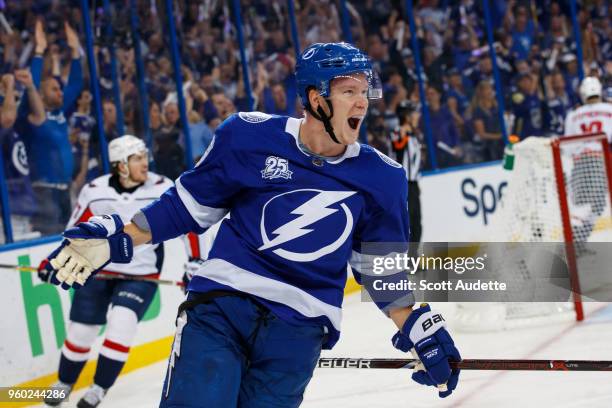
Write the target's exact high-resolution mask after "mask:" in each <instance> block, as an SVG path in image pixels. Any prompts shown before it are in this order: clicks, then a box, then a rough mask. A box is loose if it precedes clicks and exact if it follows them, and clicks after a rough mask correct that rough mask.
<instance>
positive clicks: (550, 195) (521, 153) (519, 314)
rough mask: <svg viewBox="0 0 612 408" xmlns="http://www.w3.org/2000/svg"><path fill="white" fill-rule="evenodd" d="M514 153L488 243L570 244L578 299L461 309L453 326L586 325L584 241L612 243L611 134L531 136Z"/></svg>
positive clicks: (517, 275) (520, 277)
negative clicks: (582, 267) (581, 262)
mask: <svg viewBox="0 0 612 408" xmlns="http://www.w3.org/2000/svg"><path fill="white" fill-rule="evenodd" d="M513 151H514V155H515V157H514V169H513V170H512V171H511V172H510V173H508V178H509V180H508V187H507V188H506V191H505V192H504V195H503V197H502V199H501V202H500V207H499V209H498V211H497V212H496V214H494V217H493V218H492V220H491V227H492V230H491V232H490V234H489V236H488V240H490V241H491V242H508V243H511V242H518V243H523V242H527V243H530V242H534V243H535V242H561V243H564V246H563V247H564V251H565V255H566V257H567V265H568V269H569V273H570V285H571V289H572V292H573V299H572V302H563V303H556V302H504V301H500V302H497V303H488V304H485V303H480V304H479V303H461V304H458V307H457V314H456V316H455V318H456V319H455V320H456V323H457V327H458V328H460V329H462V330H464V331H487V330H503V329H512V328H518V327H526V326H532V325H540V324H547V323H552V322H555V321H561V320H570V319H571V320H574V319H575V320H578V321H580V320H583V319H584V310H583V304H582V296H581V293H585V292H583V290H585V289H586V290H588V289H589V288H584V287H582V288H581V284H580V270H579V265H578V263H579V262H577V259H578V258H577V256H578V255H579V254H580V253H581V251H582V250H583V249H584V248H586V244H585V243H586V242H612V209H611V203H612V158H611V153H610V146H609V143H608V139H607V137H606V135H605V134H603V133H596V134H583V135H574V136H564V137H553V138H543V137H530V138H526V139H525V140H523V141H521V142H519V143H516V144H515V145H514V146H513ZM598 248H599V247H598ZM525 273H526V274H527V276H529V275H528V274H529V271H525V270H522V269H521V270H520V271H519V270H517V271H516V273H515V274H513V276H514V277H513V278H512V279H514V280H516V281H518V282H522V281H523V279H528V278H525V277H524V274H525ZM583 283H584V282H583ZM581 289H582V290H581Z"/></svg>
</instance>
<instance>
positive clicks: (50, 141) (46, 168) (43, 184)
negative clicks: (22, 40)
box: [18, 20, 83, 234]
mask: <svg viewBox="0 0 612 408" xmlns="http://www.w3.org/2000/svg"><path fill="white" fill-rule="evenodd" d="M64 32H65V35H66V42H67V44H68V46H69V47H70V50H71V54H72V63H71V66H70V75H69V77H68V83H67V84H66V85H65V86H64V87H63V89H62V84H60V82H59V81H58V80H57V79H56V78H54V77H47V78H44V79H43V78H42V73H43V72H42V71H43V55H44V52H45V50H46V49H47V38H46V35H45V32H44V30H43V26H42V22H41V21H40V20H38V21H37V22H36V25H35V56H34V58H32V63H31V67H30V70H31V74H32V78H33V81H34V84H35V85H37V86H38V85H39V84H40V90H41V96H42V102H43V105H44V109H45V112H46V119H45V120H44V121H43V122H42V123H36V122H33V121H31V120H29V118H30V114H31V113H32V112H34V109H35V108H34V106H32V103H31V102H30V100H29V98H24V99H23V101H22V103H21V106H20V107H19V119H18V120H19V122H20V123H19V125H20V134H21V135H22V136H23V138H24V140H25V144H26V147H27V149H28V153H29V154H30V157H31V159H32V160H31V165H32V186H33V188H34V194H35V197H36V202H37V204H38V211H37V213H36V215H35V216H34V217H33V218H32V223H33V226H34V228H35V229H36V230H38V231H41V232H42V233H43V234H53V233H58V232H60V231H62V230H63V229H64V227H65V225H66V222H67V221H68V217H69V216H70V191H69V189H70V183H71V181H72V175H73V170H74V158H73V155H72V146H71V145H70V141H69V139H68V121H67V119H66V116H65V114H66V111H67V110H68V109H69V108H70V107H71V106H72V105H73V104H74V103H75V102H76V100H77V98H78V96H79V94H80V92H81V89H82V88H83V73H82V68H81V58H80V48H81V45H80V43H79V38H78V36H77V33H76V32H75V31H74V30H73V29H72V28H71V27H70V26H69V25H68V23H65V24H64Z"/></svg>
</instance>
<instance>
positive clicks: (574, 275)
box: [551, 133, 612, 321]
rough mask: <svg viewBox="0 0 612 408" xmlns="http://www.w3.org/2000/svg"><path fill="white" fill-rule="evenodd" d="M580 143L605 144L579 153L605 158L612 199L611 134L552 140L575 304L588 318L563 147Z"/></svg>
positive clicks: (578, 312)
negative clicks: (578, 262)
mask: <svg viewBox="0 0 612 408" xmlns="http://www.w3.org/2000/svg"><path fill="white" fill-rule="evenodd" d="M571 143H580V144H589V143H596V144H600V145H601V150H600V151H598V150H594V151H590V150H588V147H587V149H586V150H585V151H583V152H579V153H578V155H579V156H578V158H576V160H579V159H580V157H581V156H583V155H593V156H594V157H595V158H598V159H599V160H602V161H603V163H602V164H603V167H604V169H605V174H606V175H607V177H606V178H607V187H608V188H607V190H608V191H607V193H608V197H609V200H610V203H612V159H611V157H610V146H609V145H608V138H607V136H606V134H605V133H591V134H584V135H573V136H564V137H559V138H555V139H553V140H552V143H551V146H552V151H553V162H554V168H555V179H556V181H557V191H558V194H559V209H560V211H561V222H562V224H563V236H564V240H565V244H566V245H565V251H566V254H567V261H568V267H569V271H570V281H571V284H572V292H573V297H574V308H575V313H576V320H577V321H582V320H583V319H584V310H583V307H582V300H581V290H580V279H579V275H578V268H577V262H576V250H575V247H574V240H575V239H576V237H574V232H573V230H572V224H571V220H570V208H569V205H568V192H567V188H566V183H565V181H564V180H565V177H564V172H563V160H562V147H563V146H564V145H566V144H571Z"/></svg>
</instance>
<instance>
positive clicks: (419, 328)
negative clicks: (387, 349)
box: [392, 303, 461, 398]
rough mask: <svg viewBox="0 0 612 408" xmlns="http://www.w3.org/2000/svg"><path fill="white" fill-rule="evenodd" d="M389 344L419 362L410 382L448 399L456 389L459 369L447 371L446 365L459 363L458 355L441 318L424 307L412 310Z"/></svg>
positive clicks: (426, 306)
mask: <svg viewBox="0 0 612 408" xmlns="http://www.w3.org/2000/svg"><path fill="white" fill-rule="evenodd" d="M392 341H393V346H394V347H395V348H397V349H399V350H402V351H404V352H408V351H412V352H413V353H416V356H418V358H419V359H420V360H421V363H422V364H419V365H417V367H416V368H415V369H414V373H413V374H412V379H413V380H414V381H416V382H418V383H419V384H423V385H431V386H434V387H438V390H439V392H438V395H439V396H440V397H441V398H445V397H448V396H449V395H450V394H451V393H452V392H453V390H454V389H455V388H456V387H457V382H458V381H459V371H460V370H459V369H451V367H450V365H449V363H448V362H449V361H461V356H460V355H459V351H458V350H457V348H456V347H455V343H454V342H453V339H452V338H451V336H450V334H448V331H446V322H445V321H444V318H442V315H441V314H439V313H436V312H432V311H431V308H430V307H429V305H428V304H426V303H423V304H421V307H420V308H418V309H416V310H413V311H412V313H411V314H410V316H408V319H407V320H406V322H405V323H404V326H403V327H402V330H401V331H399V332H397V333H396V334H395V335H394V336H393V339H392Z"/></svg>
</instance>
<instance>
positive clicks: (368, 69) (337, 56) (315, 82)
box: [295, 42, 382, 106]
mask: <svg viewBox="0 0 612 408" xmlns="http://www.w3.org/2000/svg"><path fill="white" fill-rule="evenodd" d="M355 73H364V74H366V78H367V81H368V98H369V99H379V98H381V97H382V85H381V82H380V79H379V78H378V75H376V73H375V72H374V71H373V70H372V64H371V63H370V58H369V57H368V56H367V54H365V53H364V52H362V51H361V50H359V49H358V48H356V47H354V46H352V45H351V44H348V43H344V42H341V43H315V44H312V45H310V46H309V47H308V48H306V49H305V50H304V52H303V53H302V55H300V56H299V58H298V60H297V63H296V67H295V76H296V80H297V86H298V93H299V95H300V98H302V104H303V105H304V106H308V90H309V89H310V88H314V89H316V90H317V91H318V92H319V93H320V94H321V95H322V96H324V97H328V96H329V90H330V83H331V80H332V79H334V78H338V77H342V76H347V75H350V74H355Z"/></svg>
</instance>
